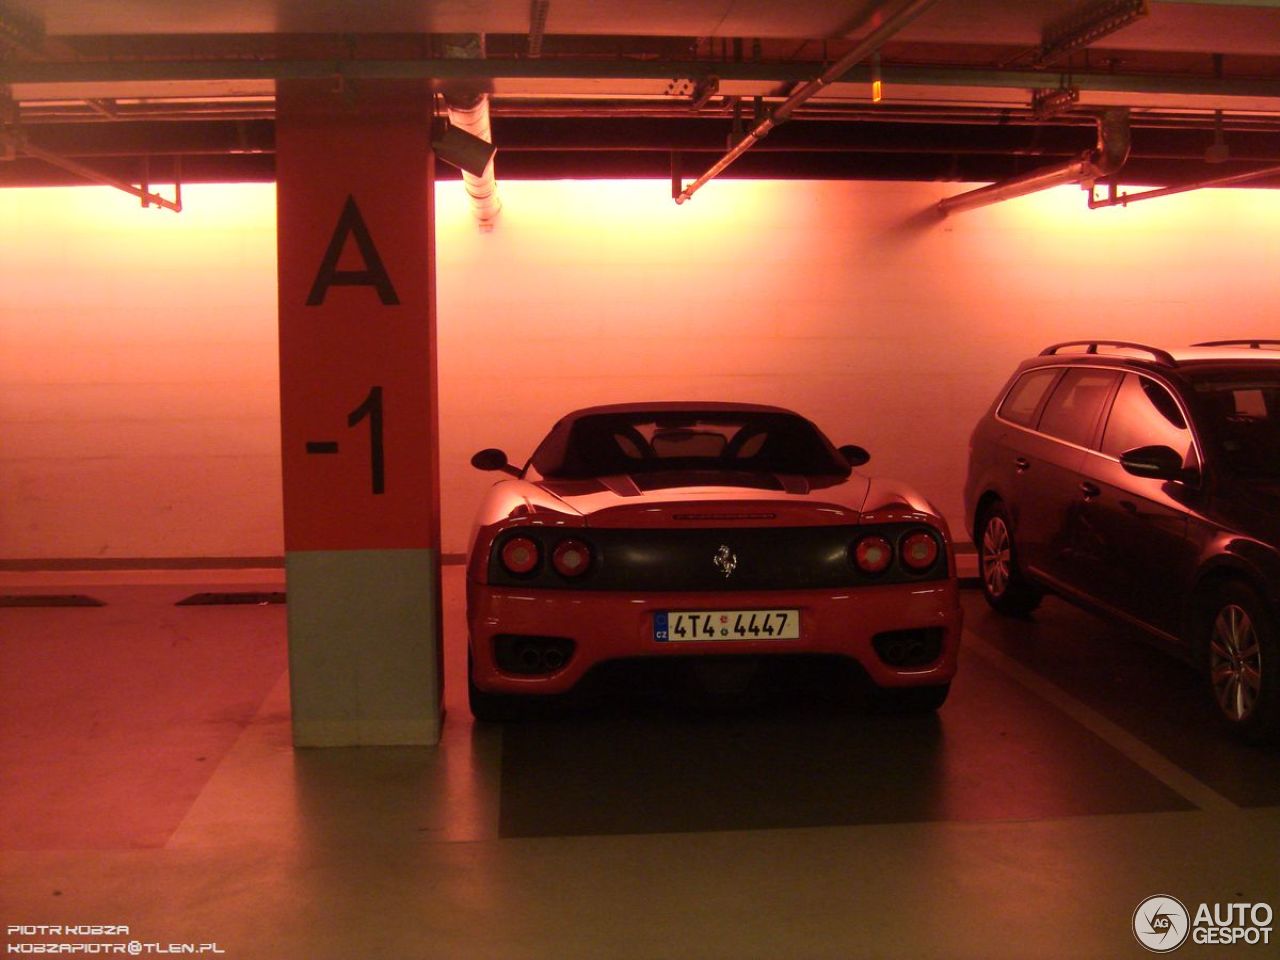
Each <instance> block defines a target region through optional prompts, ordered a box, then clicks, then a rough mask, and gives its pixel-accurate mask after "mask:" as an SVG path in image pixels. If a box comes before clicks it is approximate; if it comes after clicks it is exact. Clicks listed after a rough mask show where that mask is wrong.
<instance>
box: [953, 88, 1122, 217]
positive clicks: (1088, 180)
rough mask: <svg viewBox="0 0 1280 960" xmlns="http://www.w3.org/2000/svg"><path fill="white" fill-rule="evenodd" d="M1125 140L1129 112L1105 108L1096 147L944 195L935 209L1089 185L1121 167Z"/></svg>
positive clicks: (966, 207)
mask: <svg viewBox="0 0 1280 960" xmlns="http://www.w3.org/2000/svg"><path fill="white" fill-rule="evenodd" d="M1129 139H1130V138H1129V111H1128V110H1108V111H1107V112H1106V113H1104V114H1103V115H1102V118H1101V119H1100V120H1099V121H1098V146H1097V147H1096V148H1094V149H1093V150H1087V151H1085V152H1084V153H1082V154H1081V155H1080V156H1079V157H1077V158H1076V159H1075V160H1069V161H1067V162H1066V163H1064V164H1060V165H1058V166H1054V167H1044V168H1041V169H1039V170H1032V171H1029V172H1028V173H1024V174H1022V175H1020V176H1017V177H1011V178H1009V179H1008V180H1001V181H999V182H998V183H991V184H988V185H987V186H985V187H978V188H977V189H976V190H970V191H968V192H967V193H960V194H956V195H955V196H954V197H944V198H943V199H941V200H939V201H938V210H939V212H940V213H941V214H942V215H943V216H947V215H948V214H952V213H959V212H961V211H963V210H972V209H973V208H974V207H983V206H986V205H987V204H991V203H999V202H1000V201H1002V200H1012V199H1013V198H1014V197H1021V196H1024V195H1025V194H1028V193H1035V192H1036V191H1038V190H1047V189H1048V188H1050V187H1056V186H1060V185H1062V184H1064V183H1082V184H1085V185H1086V186H1089V187H1092V185H1093V183H1094V181H1096V180H1101V179H1102V178H1103V177H1109V176H1111V175H1112V174H1113V173H1115V172H1117V171H1118V170H1119V169H1120V168H1121V167H1122V166H1124V162H1125V160H1127V159H1128V158H1129Z"/></svg>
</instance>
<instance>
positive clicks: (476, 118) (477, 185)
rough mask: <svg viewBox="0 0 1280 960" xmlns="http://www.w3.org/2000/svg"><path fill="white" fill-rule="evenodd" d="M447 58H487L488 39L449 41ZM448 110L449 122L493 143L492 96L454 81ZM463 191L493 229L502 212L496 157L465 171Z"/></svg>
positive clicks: (486, 228)
mask: <svg viewBox="0 0 1280 960" xmlns="http://www.w3.org/2000/svg"><path fill="white" fill-rule="evenodd" d="M445 56H446V57H461V58H478V57H483V56H484V37H482V36H480V35H477V34H470V35H467V36H464V37H453V38H448V39H446V42H445ZM443 91H444V102H445V107H446V109H447V110H448V113H449V123H451V124H452V125H453V126H455V127H457V128H458V129H460V130H463V131H465V132H467V133H469V134H471V135H472V136H475V137H479V138H480V139H481V140H483V141H485V142H486V143H493V133H492V131H491V130H490V127H489V93H488V91H487V90H485V89H483V88H481V87H480V86H479V85H477V84H475V83H466V82H453V83H446V84H445V85H444V87H443ZM462 183H463V188H464V189H465V190H466V191H467V196H468V197H470V198H471V212H472V213H474V214H475V218H476V222H477V223H478V224H479V226H480V229H481V230H483V231H486V232H488V231H490V230H492V229H493V225H494V221H496V220H497V219H498V214H499V213H501V212H502V201H501V200H500V199H499V198H498V178H497V175H496V174H495V173H494V170H493V157H492V156H490V157H489V161H488V163H486V164H485V166H484V170H483V172H481V173H479V174H476V173H472V172H470V171H467V170H463V171H462Z"/></svg>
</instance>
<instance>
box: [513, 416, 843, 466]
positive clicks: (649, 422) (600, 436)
mask: <svg viewBox="0 0 1280 960" xmlns="http://www.w3.org/2000/svg"><path fill="white" fill-rule="evenodd" d="M532 462H533V466H534V469H536V470H537V471H538V473H539V474H541V475H542V476H543V477H546V478H548V479H561V480H565V479H584V478H587V477H604V476H609V475H611V474H620V473H626V474H632V475H637V474H653V473H660V472H670V471H690V470H701V471H707V470H711V471H719V472H735V473H743V472H754V473H770V474H777V473H785V474H805V475H808V476H830V477H839V478H843V477H846V476H848V474H849V465H848V463H846V462H845V460H844V458H843V457H841V456H840V454H839V453H837V452H836V450H835V448H834V447H833V446H832V445H831V443H830V441H828V440H827V438H826V437H825V436H823V435H822V433H821V432H820V431H819V430H818V428H817V427H815V426H814V425H813V424H812V423H810V422H809V421H808V420H806V419H804V418H803V417H800V416H797V415H795V414H790V413H776V412H771V411H743V412H738V411H732V412H726V411H718V410H707V411H700V410H697V409H691V410H677V411H671V410H664V411H660V412H652V411H645V410H637V411H635V412H627V411H622V412H610V413H597V414H589V415H586V416H579V417H575V418H568V419H566V420H563V421H561V422H560V423H559V424H557V425H556V427H555V429H553V430H552V431H551V433H550V434H549V435H548V436H547V438H546V439H545V440H544V441H543V442H542V444H541V445H539V447H538V449H537V450H536V451H534V454H533V461H532Z"/></svg>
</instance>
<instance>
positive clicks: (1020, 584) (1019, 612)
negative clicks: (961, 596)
mask: <svg viewBox="0 0 1280 960" xmlns="http://www.w3.org/2000/svg"><path fill="white" fill-rule="evenodd" d="M974 539H975V540H976V541H977V544H978V570H979V572H980V573H981V574H982V595H983V596H984V597H986V600H987V603H989V604H991V606H992V607H994V608H995V609H996V610H998V611H1000V612H1001V613H1006V614H1009V615H1011V616H1015V617H1019V616H1025V615H1026V614H1028V613H1030V612H1031V611H1032V610H1034V609H1035V608H1036V607H1037V606H1039V604H1040V598H1041V596H1042V595H1043V594H1042V592H1041V590H1040V589H1039V588H1038V587H1037V586H1036V585H1035V584H1033V583H1031V582H1029V581H1028V580H1027V579H1026V578H1025V577H1024V576H1023V575H1022V574H1021V573H1020V572H1019V570H1018V560H1017V553H1018V549H1017V546H1016V545H1015V544H1014V542H1013V525H1012V523H1011V522H1010V520H1009V514H1008V512H1007V511H1006V510H1005V507H1004V504H1003V503H1000V502H999V501H996V502H994V503H992V504H990V505H988V507H987V508H986V510H985V511H984V512H983V514H982V519H981V523H980V525H979V526H978V533H977V536H975V538H974Z"/></svg>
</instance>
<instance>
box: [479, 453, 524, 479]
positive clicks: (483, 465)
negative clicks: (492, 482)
mask: <svg viewBox="0 0 1280 960" xmlns="http://www.w3.org/2000/svg"><path fill="white" fill-rule="evenodd" d="M471 465H472V466H473V467H475V468H476V469H477V470H501V471H502V472H503V473H509V474H511V476H513V477H518V476H520V471H519V470H518V469H517V468H516V467H513V466H512V465H511V464H510V463H508V462H507V455H506V454H505V453H503V452H502V451H501V450H498V449H497V448H495V447H488V448H486V449H484V450H481V451H480V452H479V453H477V454H476V455H475V456H473V457H472V458H471Z"/></svg>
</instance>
